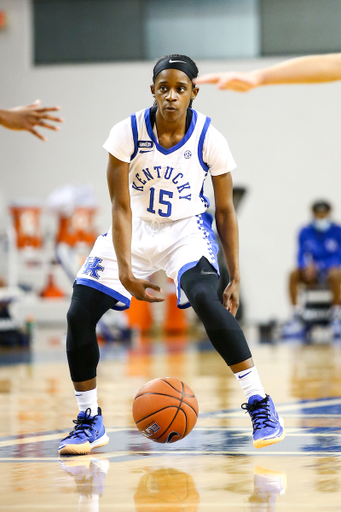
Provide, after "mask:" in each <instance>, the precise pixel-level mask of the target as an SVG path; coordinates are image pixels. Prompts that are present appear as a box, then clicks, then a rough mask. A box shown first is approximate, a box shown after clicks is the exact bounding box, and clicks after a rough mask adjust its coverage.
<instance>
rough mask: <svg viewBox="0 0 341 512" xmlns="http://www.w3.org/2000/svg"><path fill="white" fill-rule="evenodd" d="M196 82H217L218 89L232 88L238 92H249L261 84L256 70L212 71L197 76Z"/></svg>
mask: <svg viewBox="0 0 341 512" xmlns="http://www.w3.org/2000/svg"><path fill="white" fill-rule="evenodd" d="M194 82H195V83H196V84H216V85H217V87H218V89H230V90H231V91H237V92H248V91H250V90H251V89H254V88H255V87H258V86H259V85H260V82H259V76H258V74H257V73H256V72H254V71H249V72H242V71H228V72H226V73H211V74H207V75H203V76H201V77H199V78H195V79H194Z"/></svg>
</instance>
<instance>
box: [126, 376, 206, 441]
mask: <svg viewBox="0 0 341 512" xmlns="http://www.w3.org/2000/svg"><path fill="white" fill-rule="evenodd" d="M168 380H170V381H171V382H169V381H168ZM173 381H174V382H173ZM164 384H168V387H170V388H171V389H170V390H168V391H167V388H165V387H164ZM178 385H179V388H181V391H179V389H177V387H176V386H178ZM173 391H175V392H176V395H177V396H174V395H173V394H170V393H173ZM186 391H189V393H192V394H191V395H190V394H186ZM148 395H149V396H148ZM152 395H155V397H153V396H152ZM186 398H188V399H189V402H190V403H189V402H187V401H186ZM139 399H140V400H139ZM168 399H170V400H168ZM167 402H168V403H167ZM175 402H178V405H176V403H175ZM192 402H193V405H192ZM186 406H187V407H188V408H189V409H188V410H187V409H186ZM153 407H155V408H157V410H152V409H153ZM158 407H159V408H158ZM197 408H198V402H197V399H196V397H195V394H194V393H193V391H192V390H191V388H190V387H189V386H187V385H186V384H185V383H184V382H182V381H181V380H179V379H176V378H169V377H165V378H163V379H162V378H158V379H155V380H154V381H150V382H148V383H147V384H146V385H145V386H143V387H142V388H141V389H140V390H139V391H138V393H137V395H136V396H135V398H134V406H133V416H134V420H135V423H136V425H137V426H138V429H139V430H140V431H141V432H142V433H144V430H142V429H143V428H147V427H142V425H147V424H149V425H152V423H150V422H152V421H153V420H154V421H157V426H158V428H155V429H156V431H157V430H158V429H159V431H160V432H161V433H160V432H158V433H157V432H154V434H152V437H150V440H152V441H155V442H158V443H167V442H169V443H172V442H175V441H176V440H180V439H183V438H184V437H186V436H187V435H188V434H189V432H191V430H192V429H193V427H194V425H195V423H196V421H197V418H198V415H199V411H197ZM168 409H175V410H174V411H173V412H172V411H168ZM179 410H180V411H182V413H183V416H182V417H181V414H179ZM193 413H194V414H195V416H193ZM172 414H173V416H172ZM139 415H141V416H142V415H144V416H143V418H141V419H139V420H138V421H136V419H137V418H136V419H135V417H136V416H137V417H138V416H139ZM155 416H158V418H159V419H156V418H155ZM167 423H168V425H167V427H164V425H165V424H167ZM141 424H142V425H141ZM173 425H174V426H173ZM159 427H161V429H160V428H159ZM155 429H154V430H155ZM152 430H153V429H152ZM180 432H182V434H180ZM150 434H151V432H150ZM158 434H159V435H158ZM175 434H177V436H178V437H177V439H176V436H175ZM155 435H157V437H154V436H155ZM167 436H168V437H167ZM172 436H173V437H174V440H173V437H172Z"/></svg>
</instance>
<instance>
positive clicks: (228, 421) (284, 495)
mask: <svg viewBox="0 0 341 512" xmlns="http://www.w3.org/2000/svg"><path fill="white" fill-rule="evenodd" d="M60 334H61V332H60V331H52V330H44V331H39V332H38V333H37V337H36V341H35V343H34V346H33V349H32V351H31V352H30V353H10V354H8V353H4V352H1V354H0V355H1V361H2V366H0V407H1V412H2V414H1V419H2V421H1V422H0V510H13V511H14V510H16V511H23V512H24V511H29V510H35V511H40V510H42V511H68V512H73V511H75V512H76V511H78V512H98V511H109V510H112V511H115V512H116V511H122V512H123V511H132V512H133V511H135V512H147V511H148V512H149V511H150V512H153V511H155V512H156V511H157V512H159V511H160V512H180V511H181V512H210V511H215V510H217V511H224V512H225V511H229V512H233V511H247V512H270V511H271V512H274V511H286V510H290V511H318V512H323V511H334V510H335V511H336V510H341V347H340V346H339V345H335V344H334V345H333V344H330V345H320V346H300V345H285V344H281V345H278V346H267V345H259V346H257V345H256V346H253V347H252V351H253V354H254V358H255V361H256V364H257V367H258V370H259V372H260V374H261V376H262V381H263V383H264V386H265V388H266V391H267V392H268V393H270V394H271V395H272V397H273V399H274V401H275V402H276V404H277V408H278V411H279V412H280V413H281V415H282V416H283V418H284V420H285V425H286V432H287V435H286V439H285V440H284V441H283V442H282V443H278V444H277V445H274V446H272V447H268V448H265V449H262V450H256V449H254V448H253V445H252V440H251V427H250V420H249V418H248V416H247V415H245V413H244V411H242V410H241V409H240V404H241V403H242V402H243V396H242V394H241V391H240V389H239V386H238V383H237V382H236V380H235V378H234V377H233V375H232V374H230V373H229V371H228V369H227V368H226V367H225V365H224V363H223V362H222V361H221V360H220V358H219V356H218V355H217V354H216V353H215V352H214V351H212V350H209V348H210V347H209V344H208V343H206V342H198V341H196V342H195V341H193V340H191V339H189V338H186V337H183V338H163V339H157V340H152V341H151V340H142V341H140V342H138V343H135V345H134V346H132V347H130V348H129V347H126V346H124V345H121V344H116V345H107V346H102V349H101V363H100V367H99V379H98V387H99V401H100V405H101V407H102V409H103V416H104V420H105V425H106V429H107V432H108V434H109V437H110V442H109V444H108V445H107V446H106V447H103V448H99V449H97V450H94V451H93V452H92V453H91V455H88V456H81V457H58V452H57V449H58V443H59V440H60V438H62V437H64V435H65V433H67V432H68V431H70V430H71V428H72V425H73V424H72V419H74V418H75V417H76V415H77V407H76V402H75V398H74V395H73V389H72V386H71V383H70V380H69V375H68V369H67V365H66V360H65V355H64V347H63V344H62V343H61V342H60ZM165 376H173V377H177V378H180V379H181V380H183V381H185V382H186V383H188V384H189V385H190V387H191V388H192V389H193V390H194V391H195V393H196V396H197V398H198V402H199V406H200V416H199V419H198V422H197V425H196V427H195V429H194V430H193V432H192V433H191V434H190V435H189V436H188V437H187V438H186V439H184V440H182V441H180V442H178V443H175V444H172V445H160V444H156V443H152V442H151V441H148V440H147V439H145V438H144V437H143V436H142V435H141V434H140V433H139V432H138V431H137V430H136V428H135V426H134V423H133V419H132V414H131V407H132V401H133V397H134V395H135V394H136V392H137V390H138V389H139V388H140V387H141V386H142V385H143V384H144V383H145V382H147V381H148V380H150V379H153V378H156V377H165Z"/></svg>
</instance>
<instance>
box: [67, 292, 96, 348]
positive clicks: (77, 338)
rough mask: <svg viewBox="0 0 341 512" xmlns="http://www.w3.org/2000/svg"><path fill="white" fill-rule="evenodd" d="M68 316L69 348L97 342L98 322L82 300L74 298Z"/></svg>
mask: <svg viewBox="0 0 341 512" xmlns="http://www.w3.org/2000/svg"><path fill="white" fill-rule="evenodd" d="M66 318H67V336H66V349H67V350H76V349H78V348H81V347H82V346H84V345H87V344H89V343H90V344H97V338H96V322H95V321H94V319H93V317H92V315H91V314H90V313H89V311H88V309H87V308H86V307H85V306H84V304H82V302H81V301H79V300H75V299H72V301H71V304H70V307H69V310H68V312H67V315H66Z"/></svg>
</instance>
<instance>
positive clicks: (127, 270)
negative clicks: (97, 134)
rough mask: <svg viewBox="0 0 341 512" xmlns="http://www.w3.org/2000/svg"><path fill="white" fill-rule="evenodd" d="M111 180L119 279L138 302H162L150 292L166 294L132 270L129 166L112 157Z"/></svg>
mask: <svg viewBox="0 0 341 512" xmlns="http://www.w3.org/2000/svg"><path fill="white" fill-rule="evenodd" d="M107 180H108V187H109V194H110V198H111V204H112V239H113V244H114V248H115V253H116V257H117V263H118V269H119V278H120V281H121V283H122V284H123V286H124V287H125V289H126V290H128V292H129V293H131V295H133V296H134V297H135V298H136V299H138V300H145V301H147V302H162V301H163V300H164V299H162V298H159V297H154V296H153V295H151V294H150V293H148V292H147V288H151V289H153V290H156V291H157V292H162V290H161V288H160V287H159V286H157V285H155V284H153V283H151V282H150V281H147V280H146V279H137V278H136V277H135V276H134V274H133V271H132V267H131V238H132V213H131V207H130V193H129V164H128V163H126V162H122V161H121V160H118V159H117V158H115V157H114V156H113V155H111V154H109V162H108V168H107Z"/></svg>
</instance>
